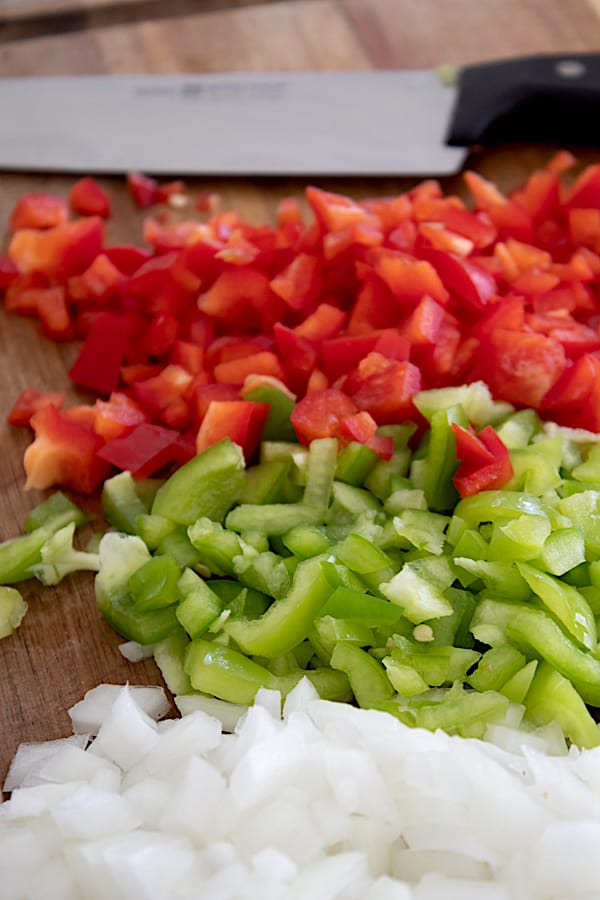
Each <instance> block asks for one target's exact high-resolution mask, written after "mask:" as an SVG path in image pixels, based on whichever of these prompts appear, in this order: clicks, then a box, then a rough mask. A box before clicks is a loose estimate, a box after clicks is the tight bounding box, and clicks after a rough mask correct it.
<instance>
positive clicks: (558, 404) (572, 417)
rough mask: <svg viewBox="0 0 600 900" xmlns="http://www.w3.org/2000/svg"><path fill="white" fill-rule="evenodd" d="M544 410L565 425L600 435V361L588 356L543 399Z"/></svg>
mask: <svg viewBox="0 0 600 900" xmlns="http://www.w3.org/2000/svg"><path fill="white" fill-rule="evenodd" d="M540 409H541V412H542V413H543V414H546V415H549V416H551V418H552V419H554V420H555V421H556V422H558V423H559V424H561V425H569V426H571V427H572V428H586V429H587V430H588V431H600V359H598V357H597V356H595V355H592V354H590V353H585V354H583V356H580V357H579V359H577V360H575V361H574V362H573V364H572V365H570V366H568V367H567V368H566V369H565V371H564V372H563V374H562V375H561V377H560V378H559V379H558V380H557V381H556V382H555V384H553V385H552V386H551V388H550V389H549V391H548V392H547V393H546V394H545V395H544V397H542V400H541V402H540Z"/></svg>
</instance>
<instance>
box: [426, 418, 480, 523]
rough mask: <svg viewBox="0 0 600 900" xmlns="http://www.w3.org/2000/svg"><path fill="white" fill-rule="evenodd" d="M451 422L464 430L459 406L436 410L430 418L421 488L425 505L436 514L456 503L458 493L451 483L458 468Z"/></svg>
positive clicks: (464, 420) (463, 420)
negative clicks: (425, 501)
mask: <svg viewBox="0 0 600 900" xmlns="http://www.w3.org/2000/svg"><path fill="white" fill-rule="evenodd" d="M453 422H455V423H456V424H458V425H462V426H464V427H465V428H466V427H467V426H468V424H469V423H468V421H467V417H466V415H465V412H464V410H463V408H462V407H461V406H452V407H450V408H448V409H437V410H436V411H435V412H434V413H433V414H432V415H431V419H430V428H429V432H428V442H427V452H426V456H425V459H424V466H423V473H422V477H423V484H422V487H423V490H424V491H425V497H426V498H427V503H428V505H429V506H430V508H431V509H432V510H434V511H436V512H441V511H445V510H450V509H453V507H454V506H456V502H457V500H458V491H457V490H456V488H455V487H454V484H453V482H452V476H453V475H454V473H455V471H456V469H457V467H458V460H457V459H456V438H455V437H454V432H453V431H452V423H453Z"/></svg>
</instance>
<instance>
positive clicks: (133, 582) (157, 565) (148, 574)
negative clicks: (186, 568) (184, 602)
mask: <svg viewBox="0 0 600 900" xmlns="http://www.w3.org/2000/svg"><path fill="white" fill-rule="evenodd" d="M179 575H180V571H179V566H178V565H177V563H176V562H175V560H174V559H173V558H172V557H171V556H153V557H152V559H149V560H148V562H146V563H144V565H143V566H140V568H139V569H136V570H135V572H133V573H132V574H131V575H130V576H129V579H128V582H127V589H128V591H129V593H130V595H131V599H132V601H133V608H134V609H135V611H136V612H146V611H147V610H150V609H162V608H163V607H164V606H171V604H172V603H177V580H178V578H179Z"/></svg>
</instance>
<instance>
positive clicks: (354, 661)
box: [331, 641, 394, 708]
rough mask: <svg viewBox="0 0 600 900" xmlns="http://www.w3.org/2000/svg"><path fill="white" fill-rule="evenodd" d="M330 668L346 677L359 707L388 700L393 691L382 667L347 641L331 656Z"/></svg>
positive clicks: (365, 652) (368, 654) (341, 643)
mask: <svg viewBox="0 0 600 900" xmlns="http://www.w3.org/2000/svg"><path fill="white" fill-rule="evenodd" d="M331 668H332V669H339V670H340V671H341V672H344V673H345V674H346V675H347V676H348V681H349V682H350V687H351V688H352V693H353V694H354V697H355V699H356V702H357V703H358V705H359V706H362V707H363V708H365V707H369V706H372V705H373V704H374V703H377V702H379V701H381V700H389V699H390V698H391V697H393V695H394V689H393V687H392V685H391V683H390V680H389V678H388V677H387V675H386V671H385V668H384V666H383V665H382V664H381V663H380V662H378V661H377V660H376V659H375V658H374V657H373V656H371V654H370V653H367V651H366V650H361V648H360V647H357V646H356V644H353V643H350V642H349V641H340V642H339V643H337V644H336V645H335V648H334V650H333V653H332V655H331Z"/></svg>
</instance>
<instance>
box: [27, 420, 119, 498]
mask: <svg viewBox="0 0 600 900" xmlns="http://www.w3.org/2000/svg"><path fill="white" fill-rule="evenodd" d="M31 427H32V428H33V430H34V433H35V439H34V440H33V441H32V443H31V444H30V445H29V447H28V448H27V450H26V451H25V455H24V458H23V463H24V466H25V473H26V475H27V480H26V482H25V489H26V490H30V489H36V490H45V489H46V488H49V487H52V486H53V485H62V486H63V487H68V488H72V490H74V491H80V492H81V493H84V494H89V493H91V492H92V491H93V490H94V489H95V488H96V487H97V486H98V484H99V483H100V482H101V481H102V480H103V478H105V477H106V474H107V472H108V466H107V464H106V462H105V461H104V460H102V459H100V458H99V456H98V451H99V450H100V448H101V447H102V446H103V444H104V441H103V439H102V438H101V437H100V436H99V435H97V434H95V433H94V432H93V431H90V429H89V428H85V427H84V426H83V425H80V424H78V423H77V422H72V421H69V419H68V418H67V417H66V416H65V415H64V414H63V413H62V412H60V411H59V410H58V409H57V408H56V407H55V406H45V407H44V408H43V409H41V410H39V411H38V412H37V413H36V414H35V415H34V416H32V418H31Z"/></svg>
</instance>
